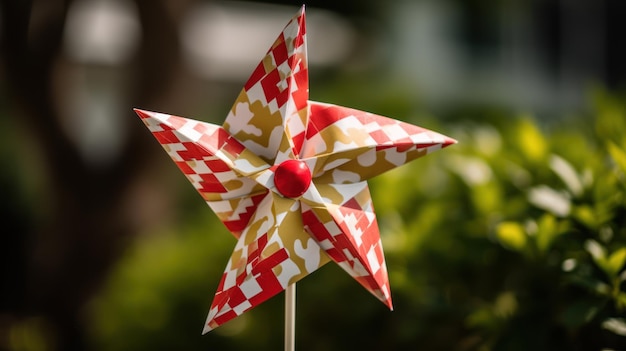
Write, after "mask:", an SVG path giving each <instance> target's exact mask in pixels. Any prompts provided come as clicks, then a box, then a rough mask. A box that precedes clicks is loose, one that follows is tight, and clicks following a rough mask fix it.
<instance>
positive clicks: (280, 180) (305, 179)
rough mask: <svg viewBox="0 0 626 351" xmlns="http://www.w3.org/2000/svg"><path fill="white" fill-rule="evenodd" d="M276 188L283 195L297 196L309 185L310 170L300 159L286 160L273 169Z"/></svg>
mask: <svg viewBox="0 0 626 351" xmlns="http://www.w3.org/2000/svg"><path fill="white" fill-rule="evenodd" d="M274 184H275V185H276V189H278V192H280V193H281V194H282V195H283V196H285V197H298V196H300V195H302V194H304V193H305V192H306V190H307V189H308V188H309V185H311V171H310V170H309V167H308V166H307V165H306V163H304V161H301V160H287V161H284V162H283V163H281V164H280V165H279V166H278V167H277V168H276V171H274Z"/></svg>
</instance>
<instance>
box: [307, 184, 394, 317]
mask: <svg viewBox="0 0 626 351" xmlns="http://www.w3.org/2000/svg"><path fill="white" fill-rule="evenodd" d="M316 191H318V194H319V200H314V199H315V197H316V196H311V197H307V198H306V199H303V201H302V202H303V204H302V217H303V222H304V226H305V228H306V230H307V232H309V234H310V235H311V236H312V237H313V238H315V240H316V241H317V242H318V244H319V245H320V247H321V248H322V249H324V251H325V252H326V254H327V255H328V256H329V257H330V258H331V259H332V260H333V261H335V263H337V264H338V265H339V266H340V267H341V268H343V269H344V270H345V271H346V272H347V273H348V274H350V276H352V277H353V278H354V279H355V280H356V281H357V282H359V283H360V284H361V285H362V286H363V287H364V288H365V289H367V290H368V291H369V292H370V293H372V294H373V295H374V296H376V297H377V298H378V299H379V300H381V301H382V302H383V303H384V304H385V305H387V306H388V307H389V308H390V309H392V308H393V307H392V303H391V291H390V288H389V279H388V276H387V266H386V264H385V257H384V252H383V247H382V242H381V240H380V233H379V230H378V222H377V220H376V215H375V214H374V208H373V204H372V199H371V196H370V193H369V188H368V186H367V183H366V182H361V183H356V184H341V185H317V186H316Z"/></svg>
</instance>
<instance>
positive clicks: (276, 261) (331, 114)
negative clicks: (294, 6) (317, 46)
mask: <svg viewBox="0 0 626 351" xmlns="http://www.w3.org/2000/svg"><path fill="white" fill-rule="evenodd" d="M308 97H309V88H308V71H307V50H306V35H305V15H304V7H302V9H301V10H300V11H299V12H298V14H297V15H296V16H295V17H294V18H292V19H291V21H290V22H289V23H288V24H287V26H286V27H285V28H284V29H283V31H282V33H280V35H279V36H278V38H277V39H276V41H275V42H274V44H272V46H271V48H270V50H269V51H268V52H267V54H266V55H265V57H264V58H263V60H262V61H261V62H260V63H259V65H258V66H257V67H256V69H255V70H254V72H253V73H252V76H251V77H250V78H249V80H248V81H247V82H246V84H245V86H244V88H243V90H242V91H241V93H240V94H239V96H238V98H237V100H236V101H235V103H234V105H233V107H232V109H231V111H230V113H229V114H228V116H227V117H226V121H225V122H224V124H223V126H221V127H220V126H218V125H214V124H209V123H205V122H200V121H196V120H192V119H186V118H181V117H176V116H172V115H167V114H161V113H156V112H148V111H142V110H136V112H137V114H138V115H139V116H140V117H141V119H142V120H143V122H144V123H145V124H146V126H147V127H148V129H149V130H150V131H151V132H152V134H153V135H154V136H155V138H156V139H157V140H158V141H159V143H161V145H162V146H163V147H164V148H165V150H166V151H167V152H168V154H169V155H170V157H171V158H172V159H173V160H174V162H175V163H176V164H177V165H178V167H179V168H180V169H181V171H182V172H183V173H184V174H185V175H186V176H187V178H188V179H189V181H190V182H191V183H192V184H193V186H194V187H195V188H196V189H197V191H198V192H199V193H200V195H202V197H203V198H204V200H205V201H206V202H207V204H208V205H209V206H210V207H211V209H213V211H214V212H215V213H216V214H217V216H218V217H219V219H220V220H221V221H222V222H223V223H224V225H225V226H226V227H227V228H228V230H230V232H232V234H233V235H234V236H235V238H237V244H236V246H235V249H234V250H233V253H232V256H231V257H230V260H229V261H228V264H227V265H226V269H225V270H224V274H223V275H222V279H221V281H220V283H219V286H218V288H217V293H216V294H215V298H214V300H213V302H212V304H211V307H210V311H209V314H208V318H207V321H206V324H205V327H204V333H206V332H208V331H210V330H212V329H214V328H216V327H217V326H219V325H221V324H223V323H225V322H227V321H229V320H230V319H232V318H235V317H236V316H239V315H241V314H242V313H244V312H246V311H247V310H249V309H251V308H253V307H254V306H256V305H258V304H260V303H262V302H264V301H265V300H267V299H269V298H270V297H272V296H274V295H276V294H278V293H279V292H281V291H283V290H285V289H286V288H287V286H288V285H290V284H293V283H295V282H297V281H298V280H300V279H302V278H304V277H305V276H306V275H308V274H310V273H312V272H313V271H315V270H316V269H318V268H319V267H321V266H323V265H324V264H326V263H328V262H329V261H330V260H332V261H334V262H335V263H337V264H338V265H339V266H341V268H343V269H344V270H345V271H346V272H348V274H350V276H352V277H353V278H354V279H356V280H357V281H358V282H359V283H360V284H361V285H363V287H365V289H367V290H368V291H370V292H371V293H372V294H374V296H376V297H377V298H378V299H380V300H381V301H382V302H383V303H384V304H385V305H387V306H388V307H389V308H392V304H391V294H390V289H389V282H388V278H387V268H386V266H385V258H384V254H383V247H382V243H381V240H380V234H379V231H378V224H377V221H376V215H375V213H374V208H373V204H372V199H371V197H370V192H369V189H368V185H367V182H366V181H367V179H369V178H371V177H374V176H376V175H378V174H381V173H383V172H385V171H387V170H390V169H392V168H395V167H397V166H400V165H402V164H405V163H407V162H409V161H411V160H413V159H416V158H418V157H421V156H424V155H426V154H428V153H430V152H432V151H435V150H438V149H440V148H442V147H445V146H448V145H450V144H453V143H455V142H456V141H455V140H453V139H451V138H448V137H446V136H443V135H441V134H438V133H435V132H432V131H430V130H427V129H424V128H420V127H417V126H414V125H410V124H407V123H403V122H400V121H397V120H393V119H390V118H387V117H382V116H377V115H374V114H371V113H367V112H363V111H358V110H354V109H350V108H346V107H341V106H335V105H330V104H324V103H320V102H314V101H309V100H308Z"/></svg>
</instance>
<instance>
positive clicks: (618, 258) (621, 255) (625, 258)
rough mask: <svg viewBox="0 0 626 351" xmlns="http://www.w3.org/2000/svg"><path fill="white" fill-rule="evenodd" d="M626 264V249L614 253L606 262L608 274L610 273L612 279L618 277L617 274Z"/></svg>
mask: <svg viewBox="0 0 626 351" xmlns="http://www.w3.org/2000/svg"><path fill="white" fill-rule="evenodd" d="M624 263H626V247H622V248H620V249H618V250H616V251H615V252H613V253H612V254H611V255H610V256H609V257H608V259H607V260H606V266H607V270H608V272H607V273H610V276H611V277H614V276H617V274H618V273H619V272H620V271H621V270H622V268H623V267H624Z"/></svg>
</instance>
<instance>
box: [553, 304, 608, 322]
mask: <svg viewBox="0 0 626 351" xmlns="http://www.w3.org/2000/svg"><path fill="white" fill-rule="evenodd" d="M600 308H602V304H599V303H598V302H597V301H594V300H590V299H586V300H580V301H577V302H575V303H573V304H571V305H570V306H568V307H567V308H566V309H565V311H563V314H562V315H561V320H562V321H563V324H565V325H566V326H568V327H570V328H578V327H580V326H581V325H583V324H585V323H587V322H589V321H590V320H592V319H593V317H595V315H596V314H597V313H598V310H600Z"/></svg>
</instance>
